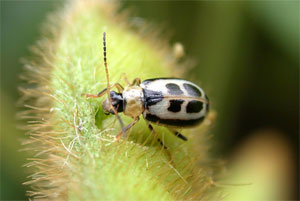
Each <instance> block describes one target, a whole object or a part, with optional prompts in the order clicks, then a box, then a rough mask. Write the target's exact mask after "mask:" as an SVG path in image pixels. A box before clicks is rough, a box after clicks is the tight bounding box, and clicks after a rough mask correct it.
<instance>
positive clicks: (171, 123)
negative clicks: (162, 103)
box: [144, 113, 204, 127]
mask: <svg viewBox="0 0 300 201" xmlns="http://www.w3.org/2000/svg"><path fill="white" fill-rule="evenodd" d="M144 117H145V119H146V120H148V121H151V122H153V123H156V124H163V125H169V126H176V127H189V126H195V125H197V124H199V123H201V122H202V121H203V120H204V116H201V117H199V118H197V119H190V120H182V119H161V118H159V117H158V116H156V115H154V114H150V113H148V114H146V115H145V116H144Z"/></svg>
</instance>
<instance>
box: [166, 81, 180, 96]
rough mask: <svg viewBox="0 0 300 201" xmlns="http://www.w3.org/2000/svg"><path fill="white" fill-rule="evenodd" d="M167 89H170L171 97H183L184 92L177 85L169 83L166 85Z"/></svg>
mask: <svg viewBox="0 0 300 201" xmlns="http://www.w3.org/2000/svg"><path fill="white" fill-rule="evenodd" d="M166 87H167V88H168V92H169V94H171V95H181V94H183V91H181V89H180V87H179V86H178V85H177V84H174V83H168V84H166Z"/></svg>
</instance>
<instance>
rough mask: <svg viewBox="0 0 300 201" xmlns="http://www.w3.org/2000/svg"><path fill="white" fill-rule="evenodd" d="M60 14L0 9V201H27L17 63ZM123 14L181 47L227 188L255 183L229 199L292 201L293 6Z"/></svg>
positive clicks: (164, 5)
mask: <svg viewBox="0 0 300 201" xmlns="http://www.w3.org/2000/svg"><path fill="white" fill-rule="evenodd" d="M62 5H63V2H60V1H1V200H26V199H28V198H27V197H26V196H25V191H26V190H27V187H26V186H23V185H22V183H23V182H25V181H26V180H27V179H26V176H28V173H27V170H26V168H24V167H22V166H23V165H24V163H26V159H25V158H26V157H27V156H26V152H24V151H20V150H21V148H22V147H21V145H20V144H21V139H22V138H24V133H22V131H20V130H18V129H17V125H18V124H19V123H18V122H17V120H16V112H17V111H18V110H19V108H17V107H16V102H17V100H18V99H19V92H18V90H17V88H18V86H20V85H21V84H22V83H21V81H20V79H19V78H18V77H19V75H20V74H21V73H22V64H21V63H20V58H22V57H26V56H28V55H30V52H29V50H28V47H29V46H30V45H33V44H34V42H35V41H36V40H38V39H39V38H40V37H41V34H40V27H41V24H42V23H43V21H45V19H46V16H47V14H48V13H49V12H51V11H54V10H56V9H57V8H60V7H61V6H62ZM127 8H131V11H132V13H131V18H130V20H132V22H135V23H136V26H138V25H139V24H140V23H144V20H145V21H147V22H148V21H149V22H152V23H154V24H158V25H162V27H164V29H163V35H168V34H170V33H171V35H170V37H169V42H170V45H172V44H174V43H175V42H180V43H182V44H183V46H184V48H185V52H186V55H188V57H189V58H191V59H193V60H194V61H195V62H196V64H195V65H194V66H193V67H192V68H191V69H187V70H186V76H185V78H188V79H191V80H193V81H195V82H196V83H198V84H199V85H200V86H201V87H203V88H204V89H205V90H206V91H207V94H208V96H209V98H210V100H211V103H212V108H213V109H214V110H216V111H217V114H218V115H217V116H218V117H217V120H216V123H215V125H214V127H213V129H212V130H211V134H212V135H213V137H212V143H213V147H212V150H211V153H212V155H214V156H216V157H218V158H223V159H225V160H226V161H227V163H228V171H229V174H228V175H229V176H230V178H229V180H228V181H229V182H237V183H238V182H240V183H245V182H249V181H250V182H252V183H254V184H253V185H250V186H248V187H247V186H246V187H242V186H238V187H230V190H228V192H230V195H229V196H228V197H227V199H228V200H233V199H234V200H272V199H276V200H278V199H282V200H296V199H298V197H297V196H298V187H299V183H298V178H299V174H298V169H299V167H298V162H299V153H298V150H299V1H245V2H244V1H243V2H242V1H212V2H208V1H187V2H181V1H174V2H171V1H122V3H121V10H123V9H127ZM83 31H84V29H83ZM247 176H248V177H247ZM249 179H250V180H249ZM251 179H253V180H251ZM275 184H276V185H275Z"/></svg>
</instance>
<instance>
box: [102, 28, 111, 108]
mask: <svg viewBox="0 0 300 201" xmlns="http://www.w3.org/2000/svg"><path fill="white" fill-rule="evenodd" d="M103 56H104V67H105V74H106V83H107V88H106V91H107V96H108V100H109V103H110V105H111V97H110V85H109V74H108V68H107V58H106V33H105V32H103Z"/></svg>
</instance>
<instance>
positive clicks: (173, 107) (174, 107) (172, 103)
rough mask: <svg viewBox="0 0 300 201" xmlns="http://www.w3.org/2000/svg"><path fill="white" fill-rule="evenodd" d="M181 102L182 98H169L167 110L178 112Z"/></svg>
mask: <svg viewBox="0 0 300 201" xmlns="http://www.w3.org/2000/svg"><path fill="white" fill-rule="evenodd" d="M183 102H184V100H170V106H169V107H168V110H169V111H170V112H179V111H180V110H181V104H182V103H183Z"/></svg>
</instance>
